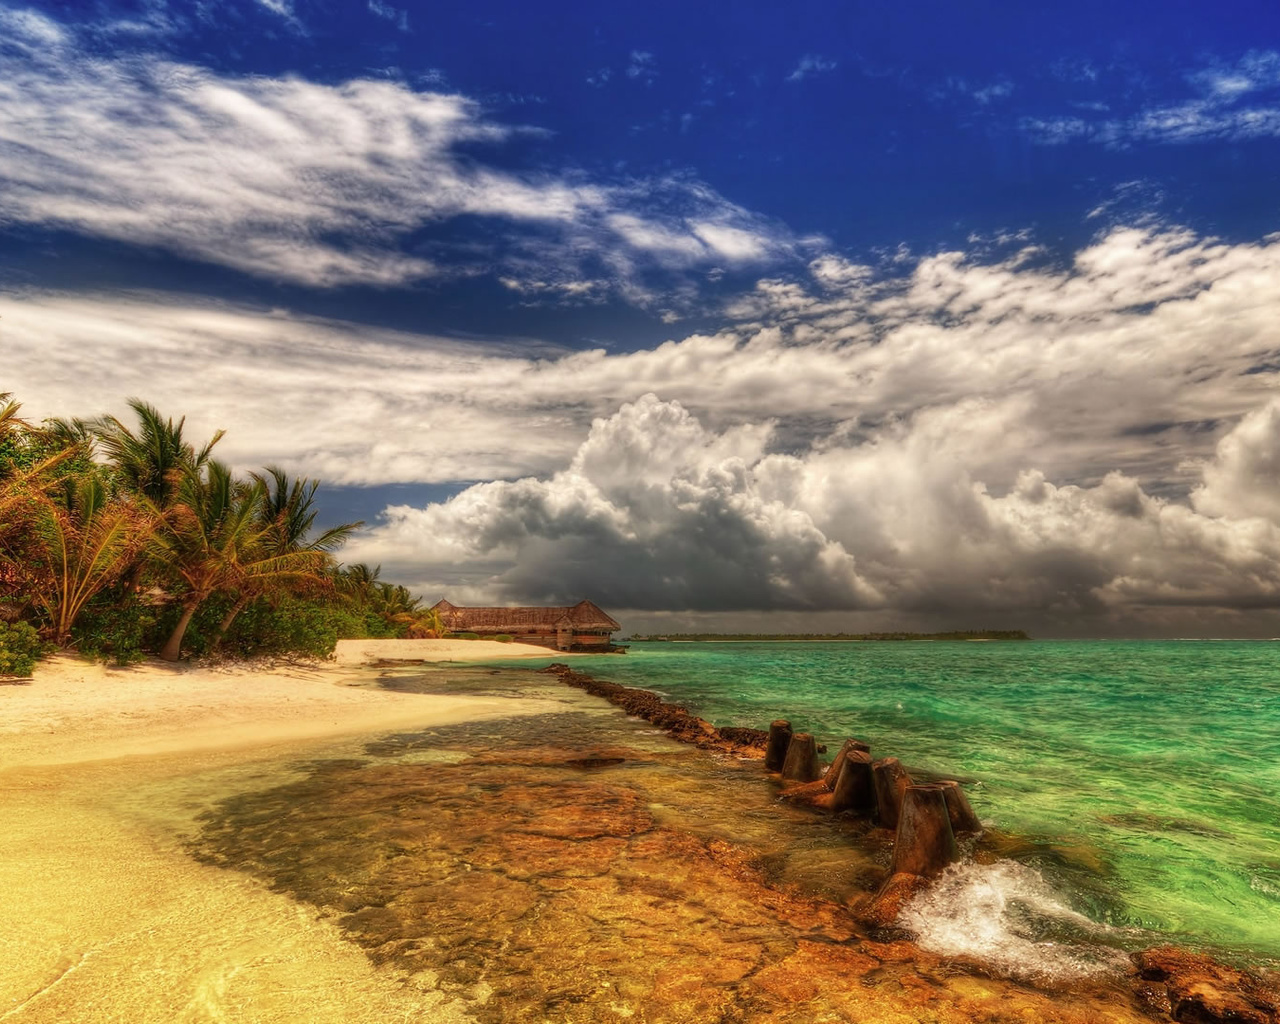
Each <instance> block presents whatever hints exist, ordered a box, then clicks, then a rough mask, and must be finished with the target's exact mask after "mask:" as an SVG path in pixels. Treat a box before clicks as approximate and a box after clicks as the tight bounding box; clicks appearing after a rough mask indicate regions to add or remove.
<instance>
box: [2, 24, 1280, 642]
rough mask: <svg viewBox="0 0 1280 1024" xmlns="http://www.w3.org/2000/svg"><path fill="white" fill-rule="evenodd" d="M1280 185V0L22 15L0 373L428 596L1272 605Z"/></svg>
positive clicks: (1226, 608) (5, 203) (668, 610)
mask: <svg viewBox="0 0 1280 1024" xmlns="http://www.w3.org/2000/svg"><path fill="white" fill-rule="evenodd" d="M1278 186H1280V11H1278V10H1277V9H1276V8H1275V6H1274V5H1273V4H1265V3H1243V2H1241V3H1226V4H1220V5H1216V6H1215V7H1214V8H1213V9H1212V11H1210V10H1209V9H1208V8H1207V7H1206V6H1205V5H1202V4H1171V3H1160V4H1155V3H1114V2H1112V3H1107V4H1103V3H1076V4H1072V5H1055V6H1054V7H1053V8H1050V7H1049V6H1047V5H1027V4H1016V3H982V4H978V3H970V4H942V3H921V4H914V5H890V4H884V3H865V4H857V5H855V4H837V3H807V4H793V5H786V6H785V7H784V6H783V5H775V4H770V5H754V6H753V5H734V6H733V7H728V6H726V5H707V6H702V7H700V6H698V5H690V4H687V3H682V4H678V5H677V4H668V3H656V4H655V3H650V4H645V5H596V4H590V5H588V4H557V5H554V6H548V5H541V6H539V5H525V4H476V3H470V4H458V5H443V6H442V5H423V4H417V3H409V2H407V0H406V2H402V3H390V2H384V0H350V2H343V3H339V2H332V0H201V2H193V3H179V2H165V0H140V2H135V3H109V2H105V0H104V2H97V3H86V4H67V3H58V4H40V3H33V4H29V5H17V4H12V3H3V2H0V305H3V306H4V307H5V308H4V309H2V310H0V317H3V319H2V320H0V347H2V348H3V350H4V352H5V355H6V359H5V365H4V369H3V370H0V373H2V374H3V376H2V377H0V387H2V388H3V389H4V390H12V391H14V392H16V393H17V396H18V397H19V398H20V399H22V400H23V401H24V402H25V403H26V404H27V408H28V410H29V411H32V412H35V413H37V414H40V415H44V414H68V413H85V412H92V411H98V410H111V411H119V410H121V409H122V408H123V405H124V401H125V399H126V398H127V397H129V396H130V395H134V394H138V395H141V396H143V397H147V398H149V399H151V400H153V401H155V402H157V403H158V404H160V405H161V406H162V407H164V408H166V409H173V410H174V411H185V412H187V413H188V414H189V415H190V417H191V420H192V422H193V423H194V424H196V425H198V426H200V427H201V428H204V429H212V428H213V427H216V426H226V427H228V428H229V430H230V432H231V433H230V436H229V437H228V439H227V441H226V442H225V443H224V446H223V448H222V451H223V452H224V454H225V455H226V457H227V458H229V459H230V460H231V461H233V462H234V463H235V464H237V465H238V466H242V467H243V468H251V467H253V466H257V465H260V464H262V463H265V462H278V463H281V464H283V465H285V466H286V467H288V468H290V469H292V470H295V471H300V472H307V473H311V474H314V475H319V476H321V477H322V478H323V479H325V480H326V481H328V482H330V483H331V484H332V485H333V488H334V489H333V490H331V492H330V493H331V501H330V509H331V514H332V515H334V516H341V515H348V516H350V515H360V516H362V517H364V518H366V519H369V520H370V523H371V529H370V531H369V532H368V534H367V535H366V536H365V537H364V538H363V539H362V540H361V541H360V542H359V543H358V544H357V545H356V546H355V548H354V549H353V557H354V556H355V555H359V556H361V557H368V558H370V559H373V560H381V561H383V562H384V563H385V564H386V567H387V570H388V571H389V572H390V573H392V574H395V575H397V576H399V577H400V578H403V579H405V580H406V581H407V582H411V583H413V584H414V585H415V586H417V587H419V588H420V589H421V590H422V591H423V592H424V593H425V594H427V595H428V596H430V597H431V599H434V598H435V597H436V596H439V594H441V593H446V592H447V593H448V594H449V596H450V598H451V599H452V600H455V602H457V603H461V601H462V600H474V601H482V600H483V601H490V600H491V601H515V600H519V601H524V600H552V599H554V600H568V599H570V598H576V596H578V595H582V594H588V595H590V596H593V597H595V598H597V599H598V600H601V601H602V602H604V603H608V604H609V606H610V607H614V608H618V609H619V610H620V611H622V612H624V613H629V615H630V617H629V618H628V619H627V621H628V623H629V624H633V625H635V626H636V628H640V627H646V628H647V627H652V626H664V625H668V624H672V623H675V624H679V623H693V624H697V625H699V626H715V625H717V624H719V625H723V626H725V628H750V627H751V626H752V625H754V624H759V623H767V624H768V625H767V627H766V628H775V626H776V625H777V624H778V623H781V622H788V621H797V622H798V621H801V619H799V618H797V617H798V616H802V615H803V616H811V615H814V614H817V615H819V616H820V617H821V619H822V622H823V623H824V625H825V626H827V627H828V628H843V627H845V626H848V628H858V627H860V626H866V627H868V628H875V627H878V626H880V625H887V624H894V625H896V624H901V623H906V624H908V625H912V624H920V625H948V626H950V625H972V624H974V623H972V622H971V621H970V620H971V619H972V617H973V615H975V614H979V615H981V616H982V617H983V621H984V622H988V621H996V620H998V621H1001V622H1007V621H1013V620H1015V619H1016V620H1018V621H1019V623H1021V624H1026V625H1029V626H1030V627H1032V628H1034V629H1037V630H1038V631H1040V632H1050V633H1063V634H1070V633H1084V634H1093V633H1098V632H1131V633H1160V632H1169V631H1173V632H1188V631H1190V632H1205V631H1208V632H1215V631H1220V632H1237V633H1258V632H1262V633H1269V632H1271V631H1274V626H1273V624H1272V622H1271V616H1272V615H1273V613H1272V612H1271V611H1270V609H1271V608H1272V607H1273V606H1274V605H1275V604H1277V603H1280V570H1277V569H1276V568H1274V567H1273V564H1272V563H1273V562H1274V560H1275V559H1274V555H1275V554H1276V553H1278V552H1280V535H1277V534H1276V530H1277V529H1280V527H1277V525H1276V524H1275V523H1274V522H1273V521H1272V519H1271V511H1270V510H1271V509H1272V507H1273V504H1274V505H1275V506H1276V507H1277V508H1280V497H1276V499H1275V501H1274V503H1273V496H1272V495H1271V491H1270V490H1269V488H1270V486H1271V485H1270V483H1269V482H1268V472H1269V470H1268V469H1267V467H1269V466H1270V465H1271V463H1270V462H1269V460H1270V459H1271V458H1272V457H1273V452H1272V446H1273V445H1274V448H1275V451H1276V452H1278V453H1280V414H1277V413H1276V412H1275V409H1274V408H1273V406H1272V404H1271V403H1272V400H1273V399H1274V397H1275V381H1274V374H1275V372H1276V369H1277V367H1280V353H1278V350H1280V337H1277V336H1276V332H1275V329H1274V327H1273V326H1271V325H1273V324H1274V323H1276V322H1278V320H1280V299H1277V298H1276V297H1275V296H1276V295H1277V294H1280V275H1277V265H1280V255H1278V250H1280V246H1278V245H1277V243H1276V241H1275V238H1274V237H1273V236H1274V233H1275V232H1277V231H1280V187H1278ZM1273 422H1275V423H1276V424H1278V425H1277V436H1276V437H1273V436H1272V432H1271V425H1272V424H1273ZM1276 458H1277V460H1278V461H1280V455H1277V456H1276ZM619 466H625V467H626V468H627V471H626V473H625V474H620V472H619V470H618V467H619ZM853 481H856V486H855V485H854V483H853ZM1036 481H1040V483H1039V484H1037V483H1036ZM1045 488H1048V490H1045ZM943 538H945V539H943ZM1099 538H1106V543H1105V544H1102V543H1100V541H1099ZM1104 548H1105V550H1103V549H1104ZM584 552H591V554H585V555H584V554H583V553H584ZM788 616H790V617H791V618H790V619H788V618H787V617H788ZM961 620H964V621H963V622H962V621H961ZM804 621H810V620H809V619H805V620H804Z"/></svg>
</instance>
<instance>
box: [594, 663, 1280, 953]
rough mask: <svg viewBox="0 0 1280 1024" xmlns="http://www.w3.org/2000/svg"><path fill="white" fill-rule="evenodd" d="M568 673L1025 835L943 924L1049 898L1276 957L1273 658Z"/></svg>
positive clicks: (1194, 942) (1278, 758)
mask: <svg viewBox="0 0 1280 1024" xmlns="http://www.w3.org/2000/svg"><path fill="white" fill-rule="evenodd" d="M574 667H575V668H579V669H581V670H584V671H589V672H592V673H594V674H596V675H598V676H601V677H602V678H608V679H613V680H615V681H617V682H620V683H625V684H628V685H633V686H642V687H646V688H649V689H654V690H658V691H661V692H663V693H664V694H668V695H670V697H671V698H673V699H675V700H677V701H679V702H680V703H683V704H685V705H686V706H688V707H689V708H690V709H691V710H693V711H695V712H697V713H699V714H701V715H703V716H704V717H706V718H708V719H710V720H712V721H714V722H715V723H716V724H720V725H750V726H757V727H760V726H764V725H766V724H767V723H768V722H769V721H770V720H771V719H773V718H776V717H780V716H781V717H786V718H789V719H790V720H791V722H792V724H793V726H794V727H795V728H796V729H797V730H808V731H812V732H814V733H816V734H817V735H818V737H819V738H820V739H821V740H825V741H828V742H834V741H837V740H839V739H840V738H841V737H843V736H849V735H852V736H858V737H860V738H863V739H865V740H868V741H869V742H870V743H871V744H872V747H873V750H874V751H875V753H876V755H877V756H886V755H890V754H892V755H895V756H898V757H900V758H901V759H902V760H903V762H904V763H905V764H907V765H908V766H915V767H919V768H923V769H928V770H932V771H938V772H943V773H947V774H950V775H952V776H953V777H956V778H960V779H962V780H965V781H966V782H967V783H968V789H969V792H970V795H971V799H972V802H973V804H974V807H975V809H976V810H977V812H978V814H979V816H980V817H982V818H983V820H984V821H985V822H986V823H987V824H989V825H990V826H993V827H995V828H997V829H999V830H1002V831H1004V832H1007V833H1009V834H1010V835H1012V836H1017V837H1022V838H1023V839H1025V840H1026V842H1022V843H1019V842H1011V843H1010V846H1009V851H1008V852H1009V854H1010V857H1011V859H1012V862H1014V863H1016V864H1017V865H1019V866H1020V868H1021V869H1022V870H1020V871H1011V869H1010V867H1009V864H1010V861H1009V860H1002V861H1001V862H1000V863H998V864H996V865H993V866H991V867H990V868H989V869H988V870H987V871H986V872H985V874H982V875H981V877H971V878H967V879H966V878H965V877H958V878H955V879H954V880H953V881H952V884H951V885H950V887H949V889H947V890H946V891H947V892H950V893H951V894H952V899H953V902H954V904H955V906H954V907H946V906H935V907H934V908H933V915H932V916H933V917H934V918H935V919H941V918H945V917H947V916H948V915H949V914H951V912H952V911H953V910H957V909H958V908H959V907H961V906H962V905H965V904H966V902H968V903H971V902H972V900H973V899H974V897H975V894H978V895H981V894H983V893H985V894H987V896H986V898H988V902H990V900H991V899H995V900H996V902H998V903H999V904H1000V905H1001V908H1002V912H1003V913H1005V914H1009V913H1012V912H1013V911H1012V910H1011V909H1010V907H1009V906H1006V904H1009V905H1017V906H1019V907H1021V908H1022V910H1024V911H1025V908H1026V906H1035V905H1043V904H1044V903H1045V900H1046V899H1047V898H1048V899H1060V900H1061V901H1062V908H1063V913H1064V914H1068V915H1070V914H1080V915H1083V916H1084V917H1085V918H1087V919H1088V920H1090V921H1092V922H1095V923H1096V924H1097V925H1099V926H1100V927H1102V928H1110V929H1118V930H1123V931H1126V932H1131V933H1133V934H1134V935H1135V936H1136V937H1141V938H1142V939H1143V940H1144V941H1149V940H1162V939H1165V940H1170V941H1176V942H1178V943H1180V944H1185V945H1191V946H1199V947H1203V948H1208V949H1210V950H1213V951H1215V952H1218V953H1219V954H1225V955H1227V956H1228V957H1230V958H1234V959H1237V960H1245V961H1254V962H1264V963H1272V964H1274V963H1275V962H1276V961H1277V960H1280V644H1277V643H1266V642H1226V641H1224V642H1206V641H1159V642H1140V641H1125V642H1113V641H1071V642H1030V643H973V642H970V643H926V642H914V643H829V644H828V643H816V644H809V643H806V644H780V643H649V644H636V645H634V646H633V647H632V648H631V650H630V652H629V653H628V654H627V655H626V656H623V657H618V656H608V657H600V658H598V659H596V658H592V659H583V660H581V661H576V662H575V664H574ZM993 886H994V887H995V888H994V889H993V888H992V887H993ZM1045 886H1047V887H1048V891H1050V892H1051V893H1052V894H1053V895H1052V897H1046V896H1045V894H1044V892H1043V891H1042V888H1043V887H1045ZM1024 890H1025V891H1024ZM993 892H994V894H995V895H994V896H992V893H993ZM937 898H939V899H944V900H945V899H946V892H944V893H942V894H941V895H940V896H939V897H937ZM982 927H984V925H983V924H981V923H977V924H975V925H974V928H975V929H976V930H978V931H981V929H982ZM1032 931H1034V929H1032ZM1006 937H1007V936H1006ZM1035 938H1036V936H1035V935H1034V934H1029V941H1033V940H1034V939H1035ZM940 942H941V945H943V946H945V945H946V942H945V941H942V940H940ZM957 944H958V945H960V946H963V943H962V942H959V940H956V939H954V937H953V939H952V945H953V946H955V945H957Z"/></svg>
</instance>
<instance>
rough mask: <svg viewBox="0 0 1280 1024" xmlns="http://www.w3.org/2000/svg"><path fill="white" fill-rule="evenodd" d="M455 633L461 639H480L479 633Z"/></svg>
mask: <svg viewBox="0 0 1280 1024" xmlns="http://www.w3.org/2000/svg"><path fill="white" fill-rule="evenodd" d="M453 635H454V636H456V637H457V638H458V639H459V640H479V639H480V634H479V633H454V634H453Z"/></svg>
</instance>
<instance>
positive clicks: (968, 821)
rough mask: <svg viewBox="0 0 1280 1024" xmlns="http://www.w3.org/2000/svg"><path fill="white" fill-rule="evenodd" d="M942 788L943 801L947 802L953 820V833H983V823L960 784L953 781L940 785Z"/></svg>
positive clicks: (948, 811) (948, 780) (949, 780)
mask: <svg viewBox="0 0 1280 1024" xmlns="http://www.w3.org/2000/svg"><path fill="white" fill-rule="evenodd" d="M939 785H940V786H942V796H943V799H945V800H946V801H947V814H948V816H949V817H950V818H951V831H952V832H957V833H958V832H981V831H982V822H980V821H979V820H978V816H977V815H976V814H975V813H974V812H973V807H972V806H970V804H969V798H968V797H967V796H965V795H964V790H963V789H961V788H960V783H958V782H955V781H953V780H951V779H947V780H945V781H944V782H941V783H939Z"/></svg>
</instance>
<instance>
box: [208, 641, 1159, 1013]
mask: <svg viewBox="0 0 1280 1024" xmlns="http://www.w3.org/2000/svg"><path fill="white" fill-rule="evenodd" d="M380 682H381V685H385V686H389V687H392V688H395V689H401V690H411V691H417V692H424V693H468V694H486V695H490V696H501V695H509V696H513V697H518V696H520V695H537V696H540V697H544V698H551V699H553V700H556V701H558V702H559V703H560V704H561V706H562V710H561V711H560V712H559V713H554V714H545V715H530V716H523V717H520V718H513V719H510V720H505V721H501V722H495V721H489V722H481V723H470V724H466V723H464V724H458V725H453V726H448V727H442V728H436V729H431V730H425V731H421V732H416V733H407V734H401V735H396V736H388V737H383V738H381V739H379V740H376V741H373V742H369V743H367V744H366V745H365V746H364V748H363V750H362V751H360V752H358V753H352V754H349V755H347V756H342V757H328V758H319V759H316V760H314V761H312V762H310V763H302V764H298V765H295V766H293V767H294V768H295V769H297V773H295V774H292V775H290V776H288V777H282V778H281V780H280V784H278V785H275V786H271V787H268V788H265V789H264V788H258V787H255V788H253V789H252V790H250V791H247V792H245V793H243V794H239V795H233V796H230V797H228V798H226V799H223V800H220V801H218V802H216V803H215V804H214V805H212V806H209V807H208V808H207V809H206V810H205V811H204V812H203V813H202V814H201V815H200V821H199V824H200V827H199V829H198V831H197V832H195V833H194V834H192V835H191V836H190V838H189V841H188V849H189V851H190V852H191V854H192V855H194V856H195V857H196V858H197V859H199V860H200V861H202V862H204V863H206V864H209V865H214V866H218V867H224V868H230V869H234V871H236V872H242V873H248V874H249V875H251V876H253V877H256V878H259V879H262V880H263V881H265V882H266V883H267V884H268V885H269V886H270V888H271V889H272V890H274V891H275V892H278V893H281V894H284V895H287V896H289V897H291V898H293V899H295V900H297V901H298V902H299V903H300V904H302V905H306V906H312V907H315V908H318V911H319V913H320V916H321V918H322V919H324V920H326V921H329V922H332V923H333V924H334V925H336V926H337V927H338V928H340V929H341V930H342V931H343V932H344V933H345V934H346V935H347V937H348V938H349V939H350V940H351V941H352V942H354V943H356V944H358V945H359V946H361V947H363V948H364V950H365V952H366V954H367V955H368V957H369V959H370V960H371V961H372V962H373V963H374V964H376V965H379V967H380V969H382V970H386V971H392V972H397V973H398V974H400V975H401V976H403V977H404V978H405V979H406V980H407V982H411V983H412V984H415V985H417V986H418V987H420V988H423V989H429V990H431V991H433V992H435V993H437V994H438V995H439V996H440V997H441V998H443V999H447V1000H450V1001H451V1004H453V1003H456V1004H458V1005H465V1006H466V1008H467V1012H468V1013H469V1014H470V1015H471V1016H472V1017H474V1018H475V1019H477V1020H479V1021H493V1022H503V1024H505V1022H514V1021H530V1022H533V1021H547V1020H555V1021H566V1022H567V1021H574V1022H577V1021H582V1022H586V1021H591V1022H595V1021H627V1020H633V1019H643V1020H648V1021H651V1022H659V1021H663V1022H665V1021H670V1022H677V1021H678V1022H681V1024H684V1022H688V1021H753V1020H768V1021H774V1022H783V1021H787V1022H795V1024H799V1022H801V1021H805V1022H808V1021H812V1020H828V1019H829V1020H859V1021H862V1022H864V1024H873V1022H876V1021H885V1022H888V1021H896V1022H901V1021H904V1020H932V1021H935V1022H938V1024H943V1022H955V1024H961V1022H963V1024H968V1022H973V1021H986V1020H990V1019H993V1013H994V1014H995V1015H996V1016H1001V1015H1005V1016H1009V1017H1010V1019H1037V1020H1044V1021H1060V1022H1063V1024H1068V1022H1070V1024H1085V1022H1090V1024H1092V1022H1093V1021H1097V1020H1111V1021H1116V1022H1120V1021H1137V1020H1140V1019H1145V1018H1144V1016H1143V1014H1142V1011H1141V1009H1140V1008H1139V1007H1138V1006H1137V1005H1136V1003H1135V1001H1134V998H1133V996H1132V993H1131V991H1130V988H1129V982H1128V980H1127V979H1126V977H1125V975H1124V971H1123V970H1121V969H1120V966H1121V965H1123V964H1125V963H1126V962H1125V960H1124V957H1123V956H1122V955H1121V954H1119V953H1118V952H1117V951H1116V947H1115V944H1114V943H1112V944H1111V945H1108V943H1109V942H1112V940H1113V939H1114V937H1113V936H1107V937H1103V941H1101V942H1098V943H1095V944H1094V945H1093V946H1092V947H1091V950H1092V951H1091V952H1090V953H1089V955H1088V956H1087V957H1085V958H1083V959H1082V958H1080V957H1078V956H1077V955H1076V951H1075V950H1074V949H1073V948H1072V947H1071V946H1070V945H1069V944H1068V943H1065V942H1063V941H1059V940H1056V939H1051V940H1049V941H1041V942H1040V943H1039V946H1038V949H1037V957H1036V958H1034V960H1035V962H1032V961H1030V960H1024V961H1023V962H1020V963H1017V964H1014V963H1007V964H1000V963H998V962H996V961H994V960H992V961H989V962H985V963H978V962H975V961H967V962H966V961H961V960H957V959H955V958H951V957H938V956H934V955H931V954H930V953H928V952H927V951H926V952H921V951H920V949H919V948H917V947H915V946H911V945H909V944H907V943H904V942H901V941H898V938H899V937H900V936H899V933H896V932H894V931H892V930H890V931H886V932H872V933H868V932H867V931H866V930H865V929H864V928H863V927H862V926H860V925H859V924H858V922H857V920H856V918H855V916H854V914H853V913H851V912H850V910H849V909H848V907H847V906H846V904H848V903H856V902H857V901H858V900H859V899H861V898H865V896H866V894H867V892H868V890H869V889H871V888H873V887H875V886H876V885H878V884H879V882H880V881H881V880H883V878H884V877H885V875H886V868H887V863H888V855H889V842H890V837H889V836H888V834H887V833H885V832H884V831H883V830H875V829H872V828H871V827H870V825H869V824H868V823H865V822H859V821H856V820H853V819H850V818H848V817H845V816H831V815H823V814H819V813H815V812H811V811H808V810H803V809H799V808H794V807H791V806H789V805H786V804H780V803H778V802H777V800H776V793H777V786H776V784H775V783H774V782H772V781H771V780H770V779H769V778H768V777H767V776H766V775H765V773H764V772H763V771H762V768H761V765H760V763H759V762H758V761H739V760H736V759H734V758H729V757H723V756H716V755H713V754H709V753H707V752H705V751H701V750H697V749H694V748H692V747H689V746H686V745H682V744H680V743H677V742H675V741H673V740H672V739H670V738H669V737H667V736H665V735H664V734H662V733H659V732H657V731H656V730H654V729H653V728H651V727H650V726H649V725H648V724H647V723H645V722H642V721H638V720H635V719H630V718H627V717H626V716H625V715H624V714H622V713H621V712H620V711H619V710H618V709H616V708H613V707H612V706H610V705H608V704H606V703H605V702H603V701H600V700H598V699H596V698H593V697H590V696H588V695H587V694H585V693H582V692H581V691H578V690H574V689H571V688H569V687H565V686H563V685H562V684H560V683H559V682H558V681H557V680H555V679H554V678H552V677H548V676H538V675H535V674H533V673H532V672H530V671H529V670H528V669H527V668H519V669H509V668H494V669H490V670H486V669H474V668H456V667H448V666H445V667H423V668H421V669H407V668H404V669H390V670H387V671H385V672H383V673H382V678H381V681H380ZM1097 950H1104V951H1106V952H1105V953H1104V954H1102V955H1101V957H1100V956H1099V954H1098V953H1097V952H1096V951H1097ZM1107 954H1110V955H1111V956H1112V962H1111V963H1104V964H1103V969H1102V970H1100V971H1098V972H1096V973H1091V972H1090V971H1089V970H1082V969H1080V968H1081V967H1082V966H1092V965H1093V964H1095V963H1098V962H1100V961H1105V960H1106V955H1107ZM992 971H995V973H996V974H997V975H1004V976H1013V977H1015V978H1021V979H1023V982H1026V981H1031V982H1033V984H1025V983H1020V982H1013V983H1010V982H1008V981H1003V980H995V979H994V978H992V977H991V976H989V975H990V973H991V972H992Z"/></svg>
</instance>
